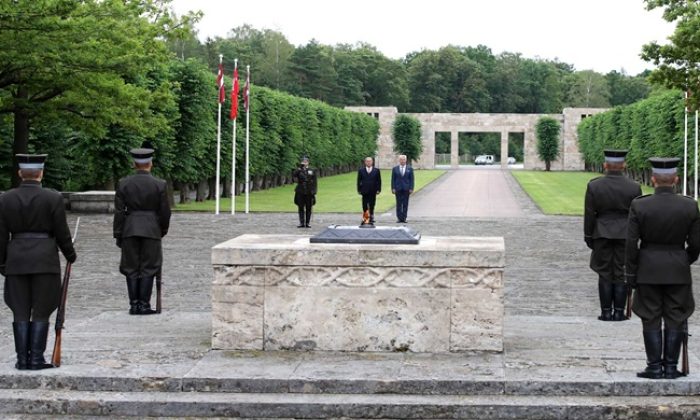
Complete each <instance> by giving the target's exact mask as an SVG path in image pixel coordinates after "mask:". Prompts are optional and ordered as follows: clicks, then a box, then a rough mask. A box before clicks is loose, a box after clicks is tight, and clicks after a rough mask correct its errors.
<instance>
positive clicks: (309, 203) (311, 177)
mask: <svg viewBox="0 0 700 420" xmlns="http://www.w3.org/2000/svg"><path fill="white" fill-rule="evenodd" d="M292 180H293V181H294V182H296V183H297V186H296V188H295V189H294V204H296V205H297V208H298V210H299V226H297V227H298V228H304V227H306V228H310V227H311V226H310V225H309V222H311V207H313V206H314V204H316V192H317V188H318V184H317V182H316V170H315V169H313V168H310V167H309V158H308V157H306V156H304V157H302V158H301V163H300V164H299V167H298V168H297V169H295V170H294V172H292Z"/></svg>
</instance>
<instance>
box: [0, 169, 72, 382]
mask: <svg viewBox="0 0 700 420" xmlns="http://www.w3.org/2000/svg"><path fill="white" fill-rule="evenodd" d="M45 160H46V155H17V161H18V164H19V176H20V178H21V179H22V183H21V184H20V186H19V187H18V188H15V189H13V190H10V191H8V192H6V193H5V194H3V195H1V196H0V273H2V275H4V276H5V303H7V306H9V307H10V309H11V310H12V315H13V317H14V322H13V323H12V329H13V332H14V337H15V351H16V352H17V364H16V365H15V367H16V368H17V369H19V370H26V369H31V370H39V369H46V368H52V367H53V365H51V364H49V363H46V360H45V359H44V351H45V350H46V337H47V336H48V333H49V317H50V316H51V314H52V313H53V311H54V310H56V308H57V307H58V304H59V301H60V298H61V263H60V261H59V258H58V252H57V247H58V249H60V250H61V252H62V253H63V255H64V256H65V257H66V260H68V261H69V262H71V263H73V262H75V259H76V254H75V250H74V249H73V243H72V240H71V236H70V230H69V229H68V224H67V223H66V212H65V209H64V205H63V197H62V196H61V194H59V193H57V192H56V191H53V190H50V189H44V188H42V187H41V178H42V177H43V174H44V161H45Z"/></svg>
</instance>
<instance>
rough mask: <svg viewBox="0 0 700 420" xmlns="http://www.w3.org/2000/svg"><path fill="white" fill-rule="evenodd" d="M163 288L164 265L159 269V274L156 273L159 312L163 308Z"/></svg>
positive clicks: (157, 310)
mask: <svg viewBox="0 0 700 420" xmlns="http://www.w3.org/2000/svg"><path fill="white" fill-rule="evenodd" d="M162 288H163V266H162V265H161V267H160V268H159V269H158V274H156V313H157V314H159V313H160V312H161V310H162V309H163V308H162V305H163V303H162V297H161V290H162Z"/></svg>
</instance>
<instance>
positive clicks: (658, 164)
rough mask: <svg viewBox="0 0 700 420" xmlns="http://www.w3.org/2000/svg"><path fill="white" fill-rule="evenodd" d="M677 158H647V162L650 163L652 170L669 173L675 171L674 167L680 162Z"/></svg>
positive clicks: (662, 173) (658, 172)
mask: <svg viewBox="0 0 700 420" xmlns="http://www.w3.org/2000/svg"><path fill="white" fill-rule="evenodd" d="M680 161H681V160H680V159H678V158H657V157H652V158H649V163H651V168H652V172H654V173H655V174H660V175H670V174H675V173H676V168H678V164H679V163H680Z"/></svg>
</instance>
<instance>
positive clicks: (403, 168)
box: [401, 166, 406, 176]
mask: <svg viewBox="0 0 700 420" xmlns="http://www.w3.org/2000/svg"><path fill="white" fill-rule="evenodd" d="M405 170H406V167H405V166H402V167H401V176H403V174H404V171H405Z"/></svg>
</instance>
